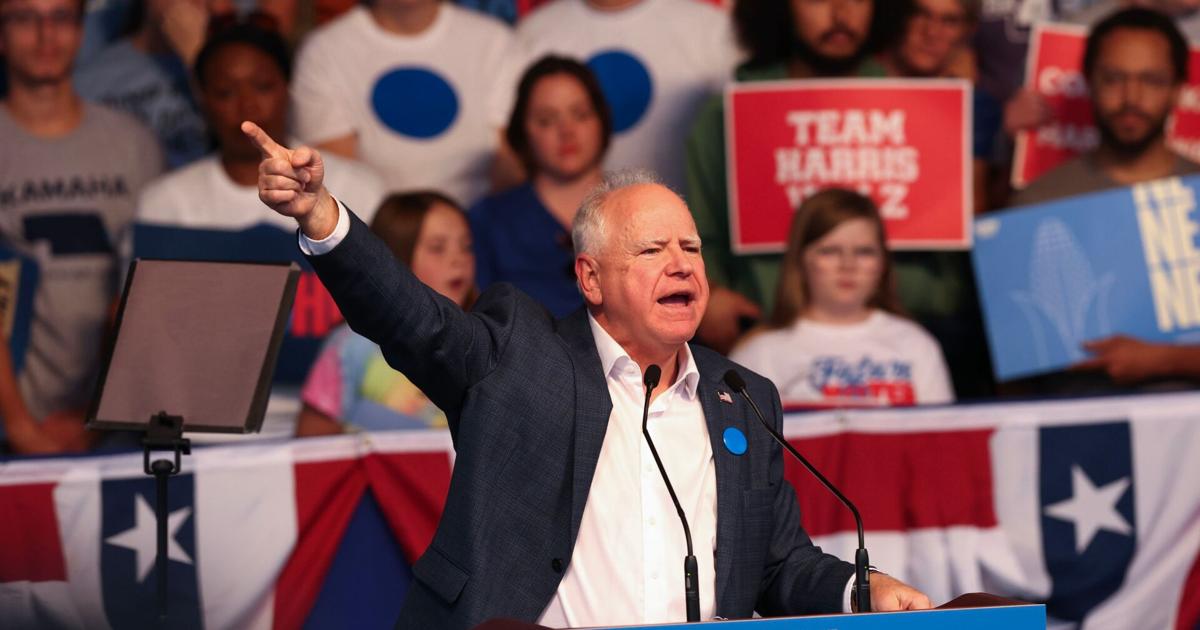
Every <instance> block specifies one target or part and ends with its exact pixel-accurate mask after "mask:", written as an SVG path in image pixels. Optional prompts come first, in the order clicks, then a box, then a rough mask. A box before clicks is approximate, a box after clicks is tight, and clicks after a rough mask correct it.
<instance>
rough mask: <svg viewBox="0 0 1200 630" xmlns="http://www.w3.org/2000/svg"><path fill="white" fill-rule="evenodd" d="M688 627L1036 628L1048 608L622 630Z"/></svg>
mask: <svg viewBox="0 0 1200 630" xmlns="http://www.w3.org/2000/svg"><path fill="white" fill-rule="evenodd" d="M684 627H687V628H713V630H959V629H960V628H971V629H972V630H1033V629H1034V628H1036V629H1038V630H1044V628H1045V627H1046V607H1045V606H1043V605H1041V604H1028V605H1024V606H993V607H984V608H952V609H947V610H937V609H934V610H915V611H904V612H887V613H864V614H861V615H817V616H812V617H778V618H773V619H742V620H738V621H709V622H705V623H692V624H689V623H670V624H657V625H651V626H620V628H621V630H632V629H634V628H643V629H648V628H684ZM614 630H615V628H614Z"/></svg>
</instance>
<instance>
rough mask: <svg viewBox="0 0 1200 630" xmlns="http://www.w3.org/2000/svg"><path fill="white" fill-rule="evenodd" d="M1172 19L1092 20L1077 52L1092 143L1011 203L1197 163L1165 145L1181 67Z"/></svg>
mask: <svg viewBox="0 0 1200 630" xmlns="http://www.w3.org/2000/svg"><path fill="white" fill-rule="evenodd" d="M1187 64H1188V47H1187V41H1186V40H1185V39H1184V38H1183V35H1182V34H1180V32H1179V29H1178V28H1177V27H1176V26H1175V23H1174V21H1173V20H1172V19H1171V18H1170V17H1168V16H1166V15H1164V14H1162V13H1159V12H1157V11H1152V10H1150V9H1141V8H1131V9H1125V10H1122V11H1118V12H1116V13H1113V14H1112V15H1110V16H1108V17H1107V18H1105V19H1104V20H1102V21H1100V22H1099V23H1097V24H1096V26H1095V27H1094V28H1093V29H1092V31H1091V33H1090V34H1089V35H1088V40H1087V46H1086V48H1085V50H1084V56H1083V72H1084V78H1085V79H1086V80H1087V83H1088V89H1089V91H1090V92H1091V97H1092V115H1093V117H1094V118H1095V121H1096V128H1097V130H1099V132H1100V145H1099V146H1098V147H1096V148H1095V149H1093V150H1092V151H1089V152H1088V153H1085V154H1083V155H1081V156H1079V157H1077V158H1075V159H1073V160H1071V161H1069V162H1067V163H1065V164H1063V165H1061V166H1059V167H1058V168H1055V169H1054V170H1052V171H1050V172H1049V173H1046V174H1045V175H1043V176H1042V177H1040V178H1038V179H1037V180H1036V181H1034V182H1033V183H1032V184H1030V185H1029V187H1028V188H1026V189H1025V190H1023V191H1021V192H1020V193H1018V194H1017V195H1016V196H1015V197H1014V199H1013V204H1012V205H1026V204H1031V203H1041V202H1045V201H1051V200H1053V199H1059V198H1062V197H1070V196H1074V195H1080V194H1084V193H1089V192H1095V191H1098V190H1104V189H1107V188H1116V187H1118V186H1131V185H1133V184H1138V183H1141V182H1146V181H1151V180H1154V179H1159V178H1162V177H1168V176H1171V175H1183V174H1188V173H1194V172H1196V171H1197V170H1200V165H1197V164H1196V163H1194V162H1191V161H1189V160H1187V159H1185V158H1183V157H1182V156H1180V155H1178V154H1176V153H1175V152H1173V151H1172V150H1171V148H1170V147H1168V146H1167V143H1166V139H1165V131H1166V124H1167V118H1168V117H1169V116H1170V115H1171V110H1172V109H1173V108H1174V107H1175V101H1176V99H1177V98H1178V96H1179V91H1180V88H1181V87H1182V86H1183V83H1184V81H1186V80H1187V74H1188V67H1187Z"/></svg>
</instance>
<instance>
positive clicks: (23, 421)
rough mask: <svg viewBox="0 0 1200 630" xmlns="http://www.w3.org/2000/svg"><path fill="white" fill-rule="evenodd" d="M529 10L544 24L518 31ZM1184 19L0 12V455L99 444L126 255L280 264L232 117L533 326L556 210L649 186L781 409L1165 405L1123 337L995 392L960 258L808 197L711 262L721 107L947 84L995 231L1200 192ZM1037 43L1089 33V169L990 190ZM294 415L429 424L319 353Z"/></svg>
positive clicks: (582, 11) (693, 12)
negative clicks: (23, 289) (894, 238)
mask: <svg viewBox="0 0 1200 630" xmlns="http://www.w3.org/2000/svg"><path fill="white" fill-rule="evenodd" d="M531 5H544V6H537V8H536V9H534V10H532V11H531V12H527V13H526V14H524V15H522V14H521V13H522V12H523V11H526V10H527V9H529V7H530V6H531ZM1198 7H1200V3H1197V2H1194V1H1189V0H1074V1H1065V0H1064V1H1059V2H1053V3H1052V2H1050V1H1049V0H1045V1H1042V2H1033V1H1030V0H1021V1H1018V0H1010V1H1008V2H1004V1H999V0H993V1H989V2H981V1H980V0H905V1H904V2H891V1H888V2H884V1H883V0H731V1H730V2H729V3H728V4H727V6H718V5H714V4H712V3H708V2H704V1H702V0H553V1H551V2H545V3H537V2H535V3H530V2H517V1H515V0H513V1H509V2H504V1H502V0H501V1H495V2H483V1H480V2H462V3H453V2H450V1H448V0H374V1H373V2H370V3H363V4H358V3H354V2H351V1H349V0H312V1H311V2H310V1H306V0H259V2H232V1H229V0H126V1H124V2H120V1H113V0H109V1H107V2H97V1H94V0H0V57H2V58H3V69H2V75H0V82H2V84H3V85H2V86H0V90H2V91H3V92H2V93H3V100H2V101H0V147H2V149H0V245H2V249H4V250H5V251H4V253H3V254H4V256H7V257H9V258H12V257H18V258H24V259H27V260H29V261H32V263H33V264H34V265H35V266H36V268H37V270H38V280H37V285H36V286H37V288H36V293H35V297H34V300H33V308H32V316H31V317H30V322H29V331H28V342H27V344H26V346H27V347H23V348H22V350H23V352H22V353H21V355H20V356H17V354H16V353H15V352H14V351H13V350H12V348H10V344H0V415H2V416H3V431H0V436H2V441H3V443H5V444H6V448H7V449H9V450H11V451H13V452H19V453H47V452H62V451H73V450H82V449H86V448H88V447H90V446H93V445H94V444H95V442H96V440H97V439H98V438H97V437H96V436H95V435H93V434H91V433H89V432H86V431H85V430H84V428H83V422H82V420H83V417H84V415H85V413H86V408H87V405H88V402H89V400H90V397H91V396H92V394H93V389H94V386H95V380H96V376H97V373H98V371H99V367H100V363H101V361H102V348H103V346H104V343H105V340H106V331H107V330H108V329H109V327H110V325H111V321H112V315H113V312H114V308H115V302H116V298H117V296H118V292H119V285H118V281H119V279H120V277H121V274H122V270H123V268H124V266H125V265H126V264H127V263H128V260H129V258H130V257H131V256H134V255H139V253H144V252H151V251H156V249H155V247H156V243H157V246H158V249H159V250H162V249H164V246H163V245H162V243H163V242H164V241H161V240H157V241H156V240H155V239H161V238H163V237H161V234H163V233H164V232H163V231H162V230H197V231H208V232H215V233H218V234H220V233H235V232H242V231H245V230H249V229H253V228H256V227H259V226H262V225H263V224H266V225H268V226H272V227H273V228H275V230H274V233H272V236H271V237H270V238H274V239H277V240H279V241H280V242H288V243H289V244H290V246H291V247H294V246H295V236H294V224H292V223H291V222H290V221H289V220H287V219H286V218H284V217H281V216H279V215H278V214H276V213H274V212H272V211H270V210H269V209H268V208H267V207H266V206H264V205H263V203H262V202H261V201H260V200H259V196H258V190H257V189H256V182H257V181H258V179H259V163H260V160H261V155H260V153H259V149H258V148H257V147H256V146H255V145H254V143H253V142H251V141H250V140H249V139H248V138H247V137H246V136H245V135H244V134H243V133H242V130H241V124H242V122H243V121H251V122H254V123H255V124H257V125H258V126H260V127H261V128H262V129H263V130H264V131H265V132H266V133H267V134H268V135H269V136H270V137H273V138H277V139H290V140H293V141H294V142H293V144H295V145H297V146H298V145H299V144H304V145H307V146H311V147H314V148H316V149H318V150H319V151H320V152H321V155H322V156H323V157H324V164H325V167H326V175H325V178H326V181H327V183H328V185H329V188H330V189H331V190H334V191H337V194H338V195H339V200H340V201H342V202H343V203H345V204H346V205H347V206H349V207H350V208H352V209H353V210H354V212H355V213H356V214H357V215H358V216H359V217H360V218H362V219H363V220H364V221H366V222H368V223H370V225H371V229H372V231H374V232H375V233H376V234H377V235H379V236H380V237H381V238H382V239H383V240H385V241H386V242H387V243H388V245H389V246H390V248H391V250H392V252H393V254H394V255H395V256H396V257H397V258H398V259H400V260H402V261H404V262H405V263H407V264H408V265H409V266H410V267H411V268H412V269H413V271H414V273H415V274H416V276H417V277H418V278H419V279H420V280H422V281H423V282H425V283H426V284H428V285H429V286H431V287H433V288H434V289H435V290H436V291H437V292H438V293H440V294H441V295H443V296H444V297H446V298H447V299H449V300H450V301H452V302H454V303H455V304H456V305H458V306H459V307H461V308H464V309H469V308H471V305H472V302H473V301H474V299H475V297H476V296H477V295H478V294H479V293H480V292H481V291H484V290H486V289H487V288H488V287H489V286H492V285H494V284H497V283H511V284H513V285H515V286H516V287H517V288H519V289H521V290H522V291H524V292H525V293H527V294H528V295H530V296H531V297H532V298H534V299H535V300H537V301H538V302H539V303H540V304H541V305H542V306H543V307H544V308H545V309H546V310H547V312H548V313H550V314H552V315H553V316H555V317H563V316H566V315H568V314H569V313H571V312H573V311H575V310H577V309H579V308H580V307H581V306H583V304H584V299H583V297H582V295H581V293H580V289H579V286H578V282H577V280H576V277H575V273H576V266H575V258H576V257H575V252H574V250H573V243H572V236H571V225H572V223H573V221H574V220H575V215H576V212H577V211H578V209H579V207H580V204H581V203H582V202H583V201H584V199H585V198H586V197H587V195H588V193H589V191H591V190H592V189H593V188H594V187H595V186H596V185H597V184H599V183H600V182H601V181H602V179H603V177H604V174H605V173H606V172H609V171H613V170H617V169H630V168H632V169H649V170H652V171H654V172H657V173H658V174H659V177H661V179H662V181H663V182H664V183H665V184H667V185H668V186H670V187H671V188H672V189H674V190H675V191H676V192H678V193H679V194H680V195H681V196H682V197H683V198H684V199H685V200H686V202H687V205H688V207H689V209H690V211H691V213H692V215H693V217H694V220H695V223H696V226H697V229H698V231H699V235H700V237H701V239H702V241H703V250H702V255H703V260H704V263H705V266H706V268H707V276H708V278H709V280H708V282H709V288H710V292H711V299H710V301H709V305H708V309H707V312H706V313H705V314H704V318H703V321H702V323H701V325H700V328H699V331H698V333H697V338H696V342H698V343H701V344H703V345H706V346H708V347H710V348H712V349H714V350H717V351H718V352H721V353H724V354H727V355H729V356H730V357H731V358H733V359H734V360H736V361H738V362H740V363H742V364H744V365H746V366H747V367H749V368H751V369H753V370H756V371H758V372H760V373H761V374H763V375H765V376H767V377H768V378H770V379H771V380H772V381H773V382H774V384H775V385H776V387H777V388H778V389H779V391H780V393H781V396H782V397H783V401H784V404H785V406H797V407H823V406H838V405H881V404H882V405H908V404H937V403H949V402H953V401H955V400H956V399H965V398H978V397H982V396H990V395H994V394H997V393H1001V394H1005V393H1017V394H1031V393H1033V394H1045V393H1083V392H1094V391H1099V390H1105V389H1112V388H1115V387H1118V386H1127V385H1140V384H1143V383H1147V382H1158V381H1162V380H1167V381H1170V382H1172V383H1175V382H1182V383H1184V384H1186V383H1188V382H1190V380H1191V379H1195V378H1197V377H1200V350H1198V349H1197V348H1194V347H1190V346H1178V345H1162V344H1150V343H1146V342H1143V341H1139V340H1137V339H1132V338H1128V337H1115V338H1110V339H1104V340H1097V341H1096V342H1094V343H1092V344H1090V345H1089V346H1088V350H1089V351H1090V352H1091V353H1092V355H1091V356H1092V358H1091V359H1089V360H1088V361H1087V362H1085V363H1084V364H1081V365H1080V366H1078V369H1077V370H1074V371H1072V372H1071V373H1069V374H1057V375H1051V376H1049V377H1039V378H1035V379H1027V380H1025V381H1021V382H1016V383H1003V384H997V383H996V382H995V381H994V379H993V377H992V375H991V371H990V367H989V364H988V361H987V346H986V341H985V335H984V334H983V328H982V320H981V314H980V307H979V301H978V297H977V295H976V290H975V286H974V278H973V276H972V272H971V267H970V258H969V254H968V253H966V252H932V251H926V252H922V251H917V252H911V251H906V252H897V253H892V252H890V251H889V250H888V246H887V242H886V239H885V237H884V228H883V220H882V219H881V217H880V213H879V210H878V208H876V206H875V204H874V203H873V202H872V201H871V200H870V199H868V198H867V197H864V196H862V195H860V194H858V193H856V192H852V191H848V190H842V189H829V190H825V191H822V192H819V193H817V194H815V195H813V196H811V197H809V198H808V199H807V200H805V201H804V202H803V203H802V204H801V205H800V206H799V207H798V208H797V211H796V214H795V217H794V223H793V226H792V229H791V232H790V234H789V236H788V247H787V251H786V253H784V254H783V255H770V254H753V255H740V254H737V253H735V252H733V251H732V250H731V248H730V238H729V234H730V226H729V213H728V208H727V204H728V196H727V192H728V191H727V189H726V184H727V177H726V159H725V158H726V146H725V143H726V137H727V136H726V129H725V112H724V108H725V104H724V101H723V100H722V98H721V94H722V90H723V88H724V87H725V86H727V85H729V84H731V83H734V82H736V83H747V82H756V81H769V80H779V79H797V80H804V79H813V78H842V77H863V78H877V77H893V78H909V79H921V78H947V77H949V78H959V79H966V80H968V81H969V82H971V84H972V85H973V86H974V90H973V98H972V102H973V112H974V115H973V129H972V141H973V143H972V154H973V158H974V164H973V170H972V173H973V182H972V185H973V193H974V194H973V199H974V208H975V212H976V214H977V215H978V214H981V213H985V212H993V211H1003V210H1004V209H1005V208H1008V207H1011V206H1015V205H1021V204H1027V203H1037V202H1043V201H1048V200H1051V199H1055V198H1059V197H1063V196H1070V195H1077V194H1082V193H1085V192H1090V191H1096V190H1102V189H1106V188H1113V187H1118V186H1127V185H1131V184H1135V183H1139V182H1144V181H1149V180H1152V179H1157V178H1161V177H1165V176H1169V175H1177V174H1187V173H1193V172H1196V171H1197V170H1198V169H1200V166H1198V165H1197V164H1195V163H1193V162H1191V161H1190V160H1188V159H1186V158H1184V157H1183V156H1180V155H1178V154H1176V153H1174V152H1172V151H1171V149H1170V148H1169V147H1168V146H1167V144H1166V143H1165V141H1164V130H1165V128H1166V126H1167V121H1168V118H1169V115H1170V113H1171V111H1172V108H1173V106H1174V103H1175V100H1176V98H1177V97H1178V96H1179V91H1180V88H1181V86H1182V85H1183V84H1184V83H1185V82H1186V81H1187V78H1188V67H1187V64H1188V44H1187V36H1188V35H1189V34H1192V33H1197V34H1200V10H1198ZM1052 20H1060V21H1067V22H1074V23H1080V24H1086V25H1088V26H1089V29H1090V34H1089V38H1088V42H1087V52H1086V55H1085V58H1084V60H1083V68H1084V72H1083V74H1084V78H1085V79H1086V81H1087V84H1088V88H1089V90H1090V94H1091V99H1092V105H1093V113H1094V117H1095V121H1096V126H1097V129H1098V131H1099V138H1100V144H1099V146H1098V147H1097V148H1096V149H1095V150H1093V151H1091V152H1089V153H1087V154H1085V155H1083V156H1081V157H1080V158H1078V159H1076V160H1075V161H1072V162H1070V163H1068V164H1066V165H1064V166H1062V167H1060V168H1059V169H1057V170H1055V171H1051V172H1049V173H1047V174H1046V175H1044V176H1042V177H1041V178H1040V179H1038V180H1037V181H1036V182H1034V183H1033V184H1032V185H1031V186H1029V187H1028V188H1026V189H1024V190H1021V191H1014V190H1012V188H1011V187H1010V185H1009V183H1008V182H1009V179H1010V178H1009V172H1010V169H1011V164H1012V154H1013V137H1014V135H1015V134H1016V133H1018V132H1019V131H1021V130H1026V129H1032V128H1036V127H1038V126H1039V125H1042V124H1044V123H1046V122H1047V121H1048V120H1049V118H1050V116H1051V112H1050V110H1049V107H1048V106H1047V104H1046V102H1045V101H1044V99H1042V97H1040V96H1039V95H1038V94H1037V93H1036V92H1034V91H1032V90H1029V89H1027V88H1023V87H1021V86H1022V85H1023V77H1022V69H1023V68H1024V67H1025V63H1024V60H1025V54H1026V49H1027V47H1028V38H1029V33H1030V29H1031V27H1032V26H1033V24H1034V23H1036V22H1037V21H1052ZM937 123H938V121H933V120H931V121H927V122H922V124H930V125H936V124H937ZM1014 193H1015V194H1014ZM917 211H919V209H917ZM156 230H157V231H156ZM289 239H290V240H289ZM4 256H0V257H4ZM5 299H6V301H7V302H9V303H12V302H14V301H15V299H14V298H13V297H12V296H6V298H5ZM10 310H11V309H10ZM7 317H8V321H9V322H10V323H9V326H10V328H11V326H12V324H11V321H12V316H11V315H7ZM9 334H13V333H12V331H11V330H10V331H9ZM292 367H296V366H292ZM300 367H301V368H303V369H304V370H305V371H308V368H309V366H308V365H304V366H300ZM295 397H296V398H297V399H298V401H299V407H298V408H299V413H298V419H296V421H295V427H296V429H295V431H296V433H297V434H299V435H315V434H326V433H333V432H340V431H345V430H347V429H348V428H350V427H357V428H360V429H367V430H376V429H383V428H387V427H389V426H441V425H444V424H445V422H446V419H445V416H444V414H443V413H442V412H441V411H440V410H438V409H437V408H436V407H435V406H433V405H432V403H430V402H429V400H428V399H427V398H425V397H424V395H423V394H422V393H421V392H420V391H418V390H417V389H416V388H415V387H414V386H413V385H412V384H411V383H410V382H409V381H408V380H407V379H406V378H405V377H404V376H403V375H402V374H399V373H397V372H395V371H394V370H392V368H390V367H389V366H388V365H387V363H386V361H385V360H384V359H383V357H382V355H381V354H380V353H379V350H378V348H377V347H375V346H374V345H373V344H371V343H370V342H368V341H366V340H364V339H363V338H361V337H358V336H357V335H355V334H354V333H353V332H351V331H349V330H348V329H346V328H344V327H343V328H339V329H334V330H333V331H332V332H330V333H329V334H328V335H327V336H325V338H324V347H323V348H322V349H321V350H320V352H319V353H316V354H315V360H313V361H312V364H311V371H308V374H307V376H306V377H305V378H304V380H303V387H300V388H298V390H297V393H296V394H295ZM293 417H295V415H293Z"/></svg>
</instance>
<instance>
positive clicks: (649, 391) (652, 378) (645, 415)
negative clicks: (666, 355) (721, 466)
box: [642, 365, 700, 623]
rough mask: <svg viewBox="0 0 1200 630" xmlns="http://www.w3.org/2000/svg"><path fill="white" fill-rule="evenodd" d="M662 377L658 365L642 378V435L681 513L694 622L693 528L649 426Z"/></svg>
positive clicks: (697, 607) (696, 613)
mask: <svg viewBox="0 0 1200 630" xmlns="http://www.w3.org/2000/svg"><path fill="white" fill-rule="evenodd" d="M660 378H662V368H660V367H658V366H657V365H651V366H650V367H648V368H646V375H645V377H644V378H643V380H642V382H643V383H644V384H645V385H646V403H645V404H644V405H643V406H642V435H643V436H645V438H646V444H647V445H648V446H649V447H650V454H651V455H653V456H654V463H655V464H658V472H659V474H661V475H662V479H663V483H665V484H666V485H667V493H669V494H670V495H671V502H672V503H674V504H675V511H676V512H678V513H679V521H680V522H681V523H683V537H684V539H685V540H686V541H687V556H686V557H685V558H684V559H683V598H684V602H685V604H686V606H687V620H688V623H693V622H698V621H700V584H699V580H698V579H697V577H698V575H697V574H698V573H699V569H698V568H697V566H696V555H695V554H694V553H693V552H692V530H691V529H690V528H689V527H688V522H687V516H686V515H685V514H684V513H683V506H681V505H680V504H679V497H677V496H675V488H674V486H672V485H671V480H670V479H669V478H668V477H667V469H666V468H664V467H663V463H662V458H660V457H659V456H658V449H656V448H654V440H652V439H650V429H649V428H648V426H647V425H648V422H649V419H650V398H651V396H653V394H654V388H655V387H658V381H659V379H660Z"/></svg>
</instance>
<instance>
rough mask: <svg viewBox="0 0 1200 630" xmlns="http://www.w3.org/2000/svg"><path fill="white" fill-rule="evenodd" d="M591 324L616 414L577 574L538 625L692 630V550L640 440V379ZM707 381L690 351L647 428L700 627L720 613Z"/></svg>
mask: <svg viewBox="0 0 1200 630" xmlns="http://www.w3.org/2000/svg"><path fill="white" fill-rule="evenodd" d="M588 323H590V324H591V328H592V336H593V338H594V339H595V340H596V349H597V350H598V351H599V354H600V364H601V366H602V368H603V370H604V375H605V381H606V384H607V385H608V394H609V396H610V397H611V398H612V413H611V414H610V415H609V417H608V429H607V430H606V431H605V433H604V443H603V445H602V446H601V447H600V458H599V460H597V462H596V472H595V475H594V476H593V477H592V486H591V489H590V490H589V491H588V497H587V503H586V504H585V505H584V508H583V520H582V522H581V523H580V525H579V536H578V538H576V540H575V549H574V551H572V552H571V562H570V565H568V567H567V572H566V574H565V575H563V579H562V582H560V583H559V585H558V592H556V593H555V594H554V598H553V599H551V600H550V605H549V606H547V607H546V610H545V612H543V613H542V616H541V619H539V620H538V622H539V623H541V624H542V625H548V626H560V627H561V626H571V627H579V626H599V625H605V626H607V625H626V624H646V623H664V622H682V621H686V620H687V612H686V610H687V609H686V608H685V602H684V594H683V590H684V588H683V586H684V584H683V558H684V556H685V555H687V543H686V540H685V538H684V535H683V525H682V524H681V523H680V522H679V515H678V514H677V513H676V511H675V504H674V503H672V502H671V496H670V494H668V493H667V488H666V485H665V484H664V483H663V480H662V475H661V474H659V471H658V466H657V465H656V464H655V463H654V456H653V455H652V454H651V453H650V447H649V446H647V445H646V440H645V438H644V437H643V436H642V409H643V405H644V403H645V395H646V394H645V386H644V385H643V384H642V370H641V369H640V367H639V366H638V365H637V364H636V363H634V362H633V359H631V358H630V357H629V355H628V354H627V353H626V352H625V350H624V349H622V348H621V346H620V345H618V344H617V342H616V341H614V340H613V338H612V337H611V336H609V334H608V333H607V332H606V331H605V330H604V329H603V328H602V327H601V326H600V325H599V324H598V323H596V320H595V319H593V318H592V317H591V315H589V316H588ZM699 381H700V372H698V371H697V370H696V363H695V361H694V360H693V359H692V352H691V349H690V348H688V347H687V346H686V345H685V346H683V348H682V350H681V352H680V353H679V374H678V377H677V378H676V379H675V382H674V383H672V384H671V386H670V387H669V388H667V390H666V391H664V392H663V393H662V394H660V395H659V396H658V398H656V399H655V400H654V402H653V403H651V405H650V416H649V421H648V424H647V426H648V428H649V431H650V436H651V437H652V438H654V445H655V447H656V448H657V449H658V454H659V456H660V457H662V461H663V467H664V468H666V470H667V475H668V476H670V478H671V483H672V484H673V485H674V487H675V493H676V495H677V496H678V497H679V502H680V504H681V505H682V506H683V511H684V513H685V514H686V515H687V520H688V525H689V526H690V527H691V531H692V543H693V545H694V553H695V554H696V563H697V567H698V570H699V575H698V576H697V578H698V579H697V583H698V584H699V586H700V618H701V619H706V620H707V619H712V617H713V614H714V611H715V608H716V597H715V593H714V592H713V591H714V588H715V586H716V573H715V572H714V570H713V551H714V550H715V549H716V544H717V475H716V468H715V466H714V463H713V454H712V447H711V443H710V442H709V439H708V427H707V426H706V425H705V422H704V410H703V409H702V408H701V406H700V397H699V396H698V394H697V392H696V388H697V386H698V384H699Z"/></svg>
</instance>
